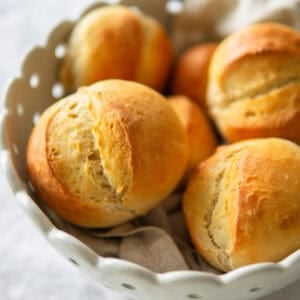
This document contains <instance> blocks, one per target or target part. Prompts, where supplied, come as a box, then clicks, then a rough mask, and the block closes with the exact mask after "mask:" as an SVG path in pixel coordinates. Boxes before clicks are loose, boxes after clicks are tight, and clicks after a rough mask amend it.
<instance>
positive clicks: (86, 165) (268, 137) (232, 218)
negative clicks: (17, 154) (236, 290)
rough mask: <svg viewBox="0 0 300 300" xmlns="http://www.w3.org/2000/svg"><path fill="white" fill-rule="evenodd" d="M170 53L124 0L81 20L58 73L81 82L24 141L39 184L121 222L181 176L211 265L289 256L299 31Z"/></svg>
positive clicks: (85, 215) (56, 197) (58, 202)
mask: <svg viewBox="0 0 300 300" xmlns="http://www.w3.org/2000/svg"><path fill="white" fill-rule="evenodd" d="M173 52H174V51H173V50H172V43H171V41H170V39H169V38H168V35H167V33H166V31H165V29H164V28H163V27H162V26H161V25H160V24H159V23H158V22H157V21H156V20H155V19H153V18H152V17H150V16H146V15H144V14H143V13H141V12H136V11H135V10H131V9H129V8H126V7H123V6H108V7H102V8H98V9H95V10H93V11H91V12H89V13H87V14H86V15H85V16H84V17H82V18H81V19H80V20H79V21H78V23H77V24H76V25H75V27H74V29H73V31H72V32H71V35H70V37H69V43H68V47H67V52H66V55H65V57H64V59H63V61H62V65H61V70H60V75H59V76H60V79H61V81H62V83H63V84H64V86H65V88H66V90H67V91H69V92H70V93H71V92H72V94H69V95H68V96H66V97H65V98H64V99H62V100H59V101H57V102H55V103H54V104H53V105H51V106H50V107H49V108H48V109H47V110H46V111H45V112H44V113H43V115H42V117H41V118H40V120H39V122H38V123H37V125H36V126H35V127H34V129H33V131H32V134H31V136H30V139H29V142H28V147H27V166H28V174H29V177H30V180H31V182H32V184H33V186H34V188H35V190H36V192H37V194H38V195H39V196H40V198H41V199H42V200H43V201H44V202H45V203H46V204H47V206H48V207H49V208H51V209H52V210H53V211H54V212H55V213H56V214H58V215H59V216H60V217H62V218H63V219H65V220H66V221H68V222H71V223H72V224H75V225H79V226H82V227H88V228H94V227H111V226H115V225H118V224H121V223H124V222H126V221H129V220H132V219H134V218H136V217H139V216H141V215H144V214H146V213H147V212H148V211H149V210H151V209H152V208H153V207H155V206H156V205H158V204H159V203H161V201H163V199H164V198H165V197H166V196H167V195H168V194H170V193H172V192H173V191H175V189H177V191H178V184H179V183H181V185H182V184H183V185H184V191H183V192H182V193H183V212H184V216H185V220H186V224H187V227H188V230H189V233H190V237H191V240H192V242H193V244H194V246H195V248H196V249H197V250H198V251H199V253H200V254H202V255H203V257H204V258H206V260H207V261H208V262H209V263H210V264H212V265H213V266H214V267H216V268H217V269H219V270H222V271H230V270H232V269H235V268H238V267H241V266H243V265H247V264H252V263H257V262H264V261H278V260H280V259H282V258H284V257H285V256H287V255H289V254H290V253H292V252H293V251H295V250H297V249H299V248H300V239H299V236H300V218H299V216H300V197H299V195H300V148H299V146H298V145H297V143H299V142H300V34H299V33H298V32H296V31H295V30H293V29H291V28H289V27H286V26H284V25H280V24H276V23H261V24H256V25H252V26H249V27H247V28H244V29H242V30H241V31H238V32H236V33H233V34H232V35H230V36H229V37H227V38H226V39H225V40H223V41H218V42H213V43H206V44H199V45H194V46H193V47H192V48H190V49H187V50H186V51H185V52H184V53H181V54H180V55H179V56H178V57H177V59H176V60H175V61H174V60H173ZM172 64H173V67H172V68H171V65H172ZM155 90H156V91H155ZM168 91H170V92H171V93H168ZM218 136H221V138H218ZM224 142H225V143H232V144H228V145H223V146H220V147H219V148H217V151H215V150H216V147H217V145H218V143H224ZM183 179H184V180H183ZM181 188H182V186H181V187H180V188H179V191H181ZM283 239H284V243H282V240H283ZM266 245H267V246H266Z"/></svg>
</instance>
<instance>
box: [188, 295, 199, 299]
mask: <svg viewBox="0 0 300 300" xmlns="http://www.w3.org/2000/svg"><path fill="white" fill-rule="evenodd" d="M186 297H187V298H188V299H203V296H200V295H198V294H189V295H187V296H186Z"/></svg>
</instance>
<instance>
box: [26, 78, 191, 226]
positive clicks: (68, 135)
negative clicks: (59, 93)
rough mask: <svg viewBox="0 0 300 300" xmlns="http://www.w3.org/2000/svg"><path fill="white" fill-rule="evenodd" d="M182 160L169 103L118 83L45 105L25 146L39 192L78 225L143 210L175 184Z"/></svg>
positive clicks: (182, 139) (112, 221)
mask: <svg viewBox="0 0 300 300" xmlns="http://www.w3.org/2000/svg"><path fill="white" fill-rule="evenodd" d="M75 104H77V105H75ZM80 106H82V107H80ZM83 106H84V107H83ZM74 107H76V109H78V108H81V109H80V110H78V111H76V110H75V111H72V109H74ZM158 116H159V117H158ZM73 119H74V120H76V121H72V120H73ZM78 122H79V123H78ZM186 162H187V140H186V135H185V132H184V129H183V127H182V125H181V123H180V121H179V119H178V118H177V116H176V114H175V112H174V111H173V110H172V108H171V107H170V105H169V104H168V103H167V101H166V100H165V99H164V98H163V97H162V96H161V95H159V94H158V93H156V92H154V91H153V90H151V89H150V88H147V87H145V86H143V85H140V84H137V83H133V82H126V81H120V80H108V81H103V82H100V83H98V84H95V85H93V86H91V87H88V88H82V89H81V90H79V92H78V93H76V94H74V95H71V96H69V97H68V98H66V99H64V100H61V101H59V102H57V103H56V104H54V105H53V106H52V107H50V108H49V109H47V110H46V111H45V113H44V114H43V115H42V117H41V119H40V121H39V122H38V124H37V125H36V127H35V128H34V130H33V132H32V134H31V137H30V139H29V143H28V148H27V165H28V173H29V177H30V179H31V181H32V183H33V185H34V187H35V189H36V191H37V193H38V194H39V195H40V197H41V198H42V200H43V201H45V203H46V204H47V205H48V206H49V207H50V208H51V209H53V210H54V211H55V212H56V213H57V214H58V215H60V216H61V217H62V218H64V219H65V220H67V221H69V222H71V223H74V224H77V225H80V226H83V227H109V226H113V225H117V224H120V223H122V222H125V221H127V220H130V219H132V218H134V217H136V216H139V215H142V214H145V213H146V212H148V211H149V210H150V209H151V208H153V207H154V206H155V205H156V204H158V203H159V202H160V201H161V200H162V199H163V198H164V197H165V196H166V195H167V194H169V193H170V192H171V191H172V190H173V189H174V188H175V187H176V185H177V183H178V181H179V180H180V178H181V176H182V175H183V172H184V170H185V166H186Z"/></svg>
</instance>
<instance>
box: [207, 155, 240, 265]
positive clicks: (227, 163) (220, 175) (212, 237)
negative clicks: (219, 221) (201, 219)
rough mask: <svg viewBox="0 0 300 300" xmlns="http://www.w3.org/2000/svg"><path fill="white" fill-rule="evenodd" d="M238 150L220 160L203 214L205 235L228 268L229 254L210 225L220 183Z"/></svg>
mask: <svg viewBox="0 0 300 300" xmlns="http://www.w3.org/2000/svg"><path fill="white" fill-rule="evenodd" d="M240 152H241V150H239V149H237V150H235V151H233V152H231V153H230V154H228V155H227V156H226V158H225V159H224V162H225V163H223V162H221V163H222V164H223V165H222V168H221V170H220V171H219V173H218V174H217V175H216V177H215V178H214V180H215V183H214V188H213V189H214V192H213V195H212V200H211V205H210V207H209V210H208V212H207V214H206V216H205V220H206V224H205V228H206V230H207V235H208V237H209V239H210V241H211V243H212V245H213V246H214V247H215V248H216V250H217V255H216V257H217V260H218V263H219V264H220V265H221V266H223V267H225V268H226V269H228V270H229V269H231V268H232V263H231V260H230V258H229V254H228V253H227V252H226V249H225V248H224V247H223V246H221V245H220V243H219V242H218V241H217V238H216V235H215V233H214V232H213V228H212V226H213V225H214V220H213V216H214V213H215V211H216V209H217V206H218V204H219V201H220V193H221V190H222V183H223V181H224V179H225V178H226V172H228V171H229V172H230V169H231V164H232V161H234V160H235V157H236V156H237V154H239V153H240ZM230 200H231V201H233V199H230ZM225 234H226V232H225ZM226 238H227V239H228V237H226Z"/></svg>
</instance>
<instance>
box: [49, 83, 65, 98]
mask: <svg viewBox="0 0 300 300" xmlns="http://www.w3.org/2000/svg"><path fill="white" fill-rule="evenodd" d="M64 92H65V89H64V86H63V85H62V84H61V83H59V82H57V83H55V84H54V85H53V87H52V96H53V97H54V98H55V99H59V98H61V97H62V96H63V95H64Z"/></svg>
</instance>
